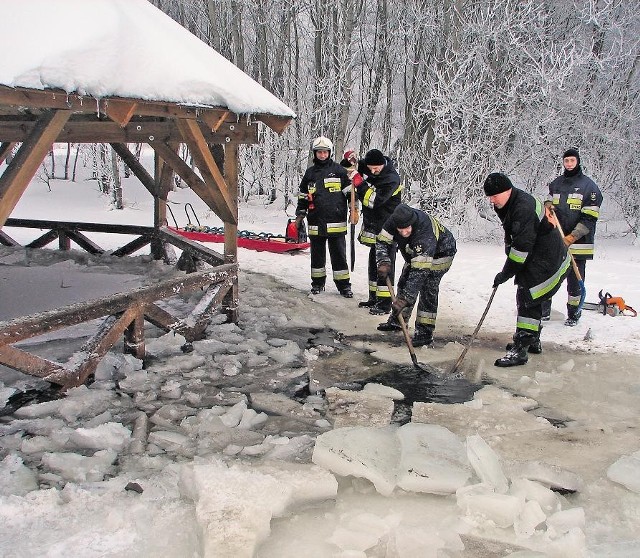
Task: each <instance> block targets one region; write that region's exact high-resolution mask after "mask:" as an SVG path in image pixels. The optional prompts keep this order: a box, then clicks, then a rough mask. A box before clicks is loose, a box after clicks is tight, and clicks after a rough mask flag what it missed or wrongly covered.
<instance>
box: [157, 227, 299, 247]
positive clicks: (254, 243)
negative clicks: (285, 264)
mask: <svg viewBox="0 0 640 558" xmlns="http://www.w3.org/2000/svg"><path fill="white" fill-rule="evenodd" d="M169 228H170V229H171V230H172V231H173V232H176V233H178V234H179V235H181V236H184V237H185V238H189V239H190V240H197V241H198V242H217V243H221V242H224V234H220V233H215V232H199V231H185V230H184V229H178V228H175V227H169ZM238 246H239V247H240V248H247V249H249V250H255V251H256V252H276V253H283V252H294V251H296V250H304V249H305V248H309V246H310V244H309V243H308V242H289V241H287V240H286V239H285V238H284V237H283V236H277V235H246V236H241V235H239V236H238Z"/></svg>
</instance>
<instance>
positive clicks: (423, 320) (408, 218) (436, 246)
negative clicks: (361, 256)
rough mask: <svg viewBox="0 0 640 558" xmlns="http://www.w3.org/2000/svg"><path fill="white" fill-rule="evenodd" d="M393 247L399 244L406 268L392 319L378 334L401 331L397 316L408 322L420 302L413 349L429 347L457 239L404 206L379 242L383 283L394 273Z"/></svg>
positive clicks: (424, 215)
mask: <svg viewBox="0 0 640 558" xmlns="http://www.w3.org/2000/svg"><path fill="white" fill-rule="evenodd" d="M394 243H397V246H398V250H399V251H400V253H401V254H402V257H403V258H404V260H405V265H404V268H403V270H402V273H401V274H400V278H399V279H398V293H397V296H396V299H395V300H394V301H393V303H392V313H391V316H389V319H388V320H387V321H386V322H383V323H381V324H380V325H379V326H378V330H380V331H397V330H400V329H401V326H400V322H399V320H398V315H399V314H400V313H402V315H403V317H404V318H405V319H409V317H410V316H411V311H412V309H413V305H414V304H415V302H416V300H417V299H418V298H419V301H418V310H417V314H416V323H415V333H414V335H413V346H414V347H422V346H424V345H430V344H431V343H432V342H433V331H434V329H435V327H436V316H437V313H438V294H439V292H440V281H441V280H442V277H443V276H444V274H445V273H446V272H447V271H449V268H450V267H451V264H452V263H453V258H454V256H455V254H456V241H455V238H454V237H453V234H451V232H450V231H449V230H448V229H447V228H446V227H444V226H443V225H442V223H440V221H438V220H437V219H436V218H435V217H433V216H431V215H429V214H427V213H425V212H424V211H421V210H419V209H413V208H411V207H409V206H408V205H406V204H404V203H401V204H399V205H398V206H397V207H396V208H395V210H394V211H393V213H392V214H391V216H390V217H389V218H388V219H387V221H386V222H385V224H384V225H383V227H382V230H381V231H380V234H379V235H378V237H377V240H376V261H377V266H378V267H377V270H378V274H379V275H380V277H381V278H382V280H386V278H387V276H388V275H389V273H391V269H392V260H391V254H392V253H393V252H394V250H393V245H394Z"/></svg>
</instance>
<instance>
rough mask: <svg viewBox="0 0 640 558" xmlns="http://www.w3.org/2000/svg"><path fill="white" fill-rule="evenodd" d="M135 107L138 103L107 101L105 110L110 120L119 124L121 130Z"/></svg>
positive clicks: (121, 100)
mask: <svg viewBox="0 0 640 558" xmlns="http://www.w3.org/2000/svg"><path fill="white" fill-rule="evenodd" d="M137 107H138V103H136V102H135V101H129V100H124V99H107V100H106V107H105V110H106V113H107V116H108V117H109V118H111V120H113V121H114V122H116V123H117V124H119V125H120V127H121V128H124V127H125V126H126V125H127V124H128V123H129V120H131V117H132V116H133V115H134V114H135V110H136V108H137Z"/></svg>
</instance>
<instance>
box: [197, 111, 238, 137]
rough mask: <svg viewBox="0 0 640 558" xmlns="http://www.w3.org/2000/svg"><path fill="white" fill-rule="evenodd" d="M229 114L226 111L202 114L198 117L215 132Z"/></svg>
mask: <svg viewBox="0 0 640 558" xmlns="http://www.w3.org/2000/svg"><path fill="white" fill-rule="evenodd" d="M229 114H231V113H230V112H229V111H228V110H227V111H225V112H223V113H221V114H220V113H214V112H203V113H202V114H201V115H200V116H201V118H202V121H203V122H204V123H205V124H206V125H207V126H209V128H211V131H212V132H217V131H218V128H220V126H222V124H223V123H224V121H225V120H226V118H227V117H228V116H229Z"/></svg>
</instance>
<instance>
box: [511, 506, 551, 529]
mask: <svg viewBox="0 0 640 558" xmlns="http://www.w3.org/2000/svg"><path fill="white" fill-rule="evenodd" d="M546 518H547V516H546V515H545V513H544V512H543V511H542V508H541V507H540V504H538V502H536V501H535V500H529V501H528V502H525V504H524V507H523V508H522V511H521V512H520V515H519V516H518V517H516V519H515V521H514V522H513V529H514V531H515V533H516V535H518V536H519V537H524V538H528V537H531V536H532V535H533V534H534V533H535V530H536V527H537V526H538V525H540V524H541V523H542V522H543V521H544V520H545V519H546Z"/></svg>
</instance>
